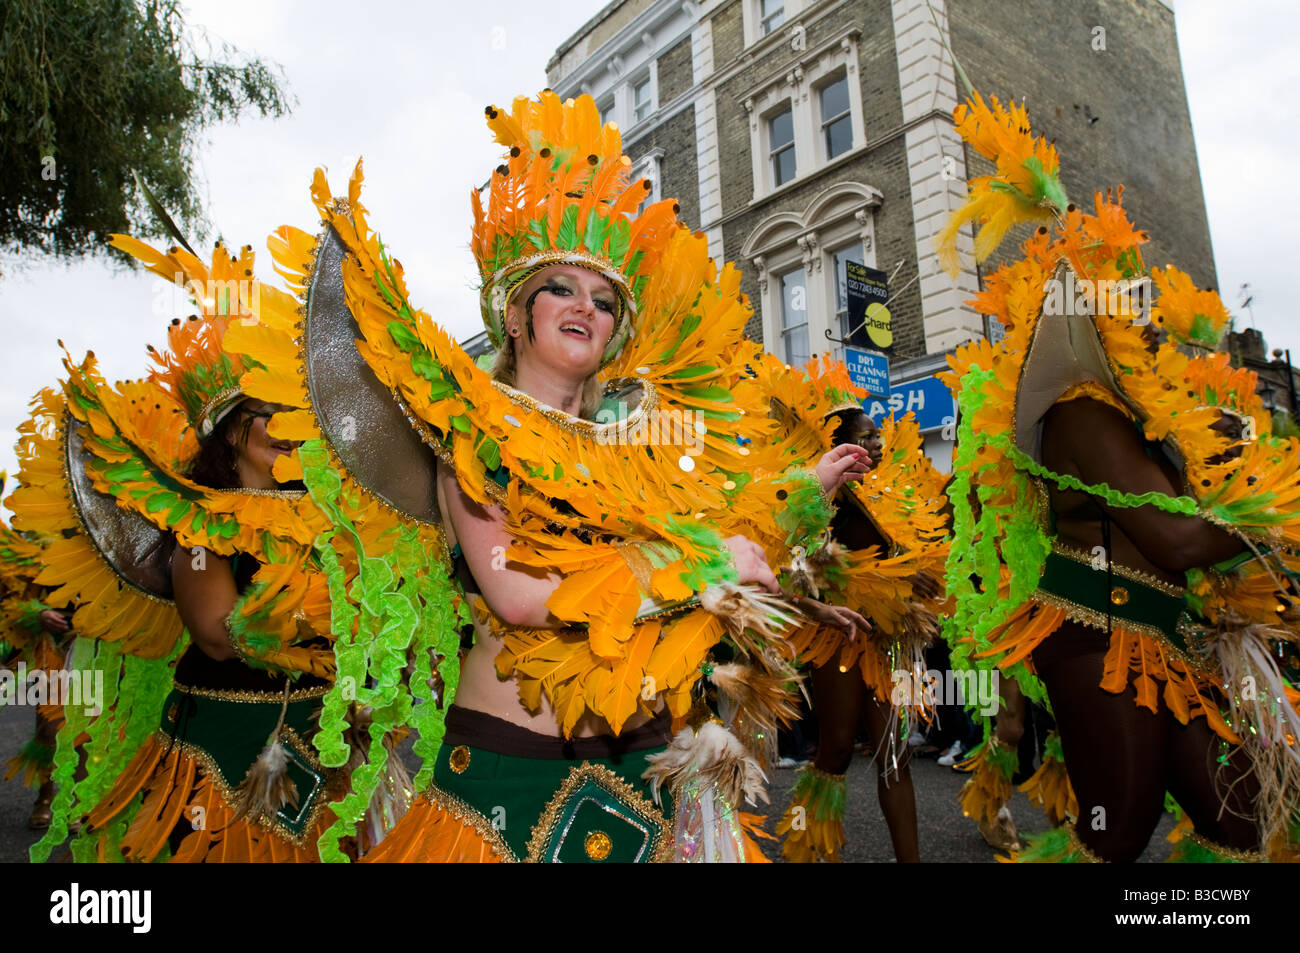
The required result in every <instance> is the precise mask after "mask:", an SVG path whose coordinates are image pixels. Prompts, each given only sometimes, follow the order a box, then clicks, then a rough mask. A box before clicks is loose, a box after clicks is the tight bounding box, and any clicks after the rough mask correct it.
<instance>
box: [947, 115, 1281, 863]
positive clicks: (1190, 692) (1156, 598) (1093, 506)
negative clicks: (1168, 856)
mask: <svg viewBox="0 0 1300 953" xmlns="http://www.w3.org/2000/svg"><path fill="white" fill-rule="evenodd" d="M955 118H956V121H957V127H958V129H959V131H960V132H961V133H962V135H963V137H964V138H965V139H966V140H967V142H968V143H969V144H970V145H971V146H972V148H974V149H976V150H977V151H979V152H980V153H981V154H983V155H985V156H986V157H987V158H989V159H991V160H993V161H994V162H995V163H996V166H997V169H996V172H995V174H994V175H992V176H984V177H981V178H978V179H975V180H973V181H972V182H971V192H970V198H969V199H968V201H967V204H966V205H965V206H963V208H962V209H961V210H960V211H959V212H958V213H957V214H956V215H955V216H954V218H953V220H952V222H951V223H950V225H949V228H948V229H947V231H946V233H945V236H944V237H945V238H946V239H947V240H949V241H951V240H952V239H954V237H955V235H956V233H957V231H958V230H959V229H960V228H961V226H962V225H963V224H964V223H966V222H969V221H976V222H979V223H981V224H982V227H981V230H980V233H979V234H978V235H977V237H976V252H977V255H978V256H979V257H984V256H986V255H987V254H989V253H990V252H991V251H992V249H993V248H994V247H996V245H997V243H998V241H999V240H1000V238H1001V236H1002V234H1003V233H1004V232H1005V230H1006V228H1007V227H1008V226H1009V225H1010V224H1012V223H1014V222H1017V221H1026V220H1028V221H1040V222H1042V223H1043V225H1042V226H1041V227H1040V228H1039V229H1038V231H1037V232H1036V233H1035V234H1034V235H1032V236H1031V237H1030V238H1029V239H1028V240H1026V241H1025V243H1024V245H1023V250H1024V258H1023V259H1021V260H1020V261H1016V262H1014V263H1011V264H1008V265H1005V266H1003V267H1002V268H1000V269H998V270H997V271H996V272H994V273H993V274H992V275H990V276H988V277H987V278H986V280H985V290H984V291H982V292H981V293H980V295H979V296H978V297H977V299H976V300H975V302H974V304H975V307H976V309H977V310H979V311H981V312H983V313H986V314H990V315H993V316H995V317H997V318H998V320H1000V321H1001V322H1002V323H1003V324H1004V325H1005V326H1006V328H1007V337H1006V338H1005V339H1004V340H1003V341H1001V342H999V343H998V344H997V345H990V344H989V343H987V342H985V341H981V342H977V343H974V344H971V345H967V346H966V347H964V348H961V349H959V351H958V353H957V354H956V355H954V356H953V357H952V358H950V364H951V365H952V368H953V374H952V375H951V385H952V386H953V387H954V390H955V391H956V392H957V394H958V400H959V406H960V411H961V421H960V424H959V440H958V448H957V452H958V455H957V459H956V461H955V468H956V469H955V472H956V479H955V481H954V486H953V490H952V494H951V496H952V498H953V501H954V506H955V524H956V539H955V542H954V545H953V548H952V554H951V556H950V559H949V567H948V568H949V573H948V587H949V591H950V592H952V593H954V594H955V595H956V598H957V606H956V612H955V614H954V616H953V618H952V621H951V625H952V629H951V630H950V631H951V632H952V633H954V634H961V633H965V632H969V633H970V634H971V636H972V638H973V640H974V646H975V648H974V651H975V652H977V653H979V654H982V655H986V656H988V657H990V658H994V659H996V661H997V662H998V664H999V665H1000V666H1003V667H1004V668H1006V669H1008V670H1009V671H1010V672H1012V674H1014V675H1015V677H1016V679H1017V681H1019V682H1020V684H1021V686H1022V687H1023V688H1024V689H1025V692H1026V694H1028V695H1030V696H1031V697H1034V696H1039V697H1041V696H1042V694H1043V693H1044V691H1045V695H1046V697H1047V699H1049V700H1050V703H1051V707H1052V711H1053V714H1054V717H1055V718H1056V721H1057V725H1058V729H1059V732H1060V738H1061V745H1062V749H1063V753H1064V755H1065V757H1066V762H1067V765H1068V770H1069V777H1070V781H1071V782H1072V784H1073V788H1074V791H1075V792H1076V794H1077V798H1078V821H1077V822H1076V823H1075V824H1074V825H1073V826H1072V827H1068V828H1065V829H1063V830H1060V831H1057V832H1051V834H1050V835H1049V836H1046V837H1044V838H1042V839H1040V840H1038V841H1036V842H1035V843H1033V844H1032V845H1031V847H1030V848H1029V849H1028V850H1027V851H1026V852H1025V853H1024V854H1022V855H1020V856H1021V859H1024V860H1060V859H1073V860H1081V859H1089V860H1091V859H1098V858H1100V859H1106V860H1116V861H1128V860H1133V859H1135V858H1136V857H1138V856H1139V855H1140V854H1141V853H1142V851H1143V850H1144V849H1145V847H1146V845H1147V842H1148V840H1149V838H1150V835H1151V833H1152V831H1153V830H1154V828H1155V825H1156V822H1157V821H1158V819H1159V816H1160V813H1161V811H1162V809H1163V806H1164V800H1165V792H1166V791H1168V792H1170V793H1171V794H1172V795H1173V796H1174V798H1175V799H1176V800H1177V802H1178V804H1179V805H1180V806H1181V807H1182V809H1183V810H1184V811H1185V812H1186V814H1187V815H1188V817H1190V819H1191V821H1192V824H1193V825H1194V828H1195V832H1194V833H1192V834H1189V835H1188V836H1186V837H1185V838H1183V840H1182V841H1180V843H1179V845H1178V847H1177V849H1176V856H1177V857H1179V858H1181V859H1230V860H1257V859H1263V858H1264V857H1265V856H1267V854H1268V853H1270V852H1271V853H1273V854H1274V855H1277V856H1280V855H1283V854H1285V853H1286V852H1287V851H1288V850H1289V847H1288V834H1289V830H1288V829H1289V828H1290V826H1291V825H1292V824H1293V822H1294V820H1295V817H1296V810H1297V803H1298V799H1297V792H1298V791H1300V784H1298V783H1297V782H1298V780H1300V750H1297V746H1296V744H1295V742H1294V739H1295V738H1296V737H1298V736H1300V730H1298V729H1300V718H1298V717H1297V714H1296V711H1295V708H1294V701H1295V698H1296V693H1295V692H1294V690H1293V689H1292V688H1291V686H1290V685H1288V684H1287V683H1286V682H1285V679H1284V678H1283V677H1282V674H1281V673H1280V672H1279V670H1278V668H1277V665H1276V662H1275V661H1274V658H1273V646H1274V645H1275V644H1281V645H1284V646H1290V645H1293V644H1294V642H1295V639H1296V624H1297V618H1296V616H1297V613H1296V612H1295V609H1294V602H1293V601H1292V598H1291V594H1293V593H1294V586H1293V583H1292V578H1293V573H1294V572H1295V571H1296V569H1297V558H1296V555H1295V547H1296V545H1297V543H1298V542H1300V511H1297V501H1298V500H1300V456H1298V455H1297V450H1298V449H1300V442H1298V441H1296V440H1294V439H1290V440H1288V439H1283V438H1281V437H1277V436H1274V435H1273V433H1272V429H1271V423H1270V420H1269V417H1268V416H1267V414H1266V413H1265V412H1264V409H1263V407H1262V405H1261V404H1260V402H1259V398H1258V397H1257V396H1256V394H1255V390H1256V386H1257V380H1256V378H1255V375H1254V374H1253V373H1251V372H1249V371H1245V370H1234V369H1233V368H1231V367H1230V366H1229V364H1228V355H1226V354H1223V353H1215V347H1216V346H1217V344H1218V343H1219V340H1220V337H1221V336H1222V333H1223V330H1224V328H1225V326H1226V324H1227V320H1228V315H1227V312H1226V310H1225V309H1224V307H1223V304H1222V302H1221V301H1220V300H1219V298H1218V296H1217V295H1216V294H1214V293H1213V292H1212V291H1201V290H1198V289H1196V288H1195V287H1194V286H1193V284H1192V282H1191V279H1190V278H1189V277H1188V276H1186V275H1185V274H1183V273H1182V272H1180V271H1178V269H1176V268H1174V267H1172V266H1170V267H1168V268H1165V269H1159V268H1156V269H1153V270H1152V271H1151V272H1150V274H1149V275H1148V273H1147V270H1146V267H1145V265H1144V263H1143V261H1142V255H1141V247H1140V246H1141V245H1142V243H1143V242H1144V241H1145V240H1146V236H1145V235H1144V234H1143V233H1140V232H1138V231H1136V230H1135V229H1134V227H1133V226H1132V225H1131V224H1130V223H1129V221H1128V220H1127V218H1126V217H1125V215H1124V212H1123V209H1122V207H1121V206H1120V196H1119V195H1116V196H1114V197H1111V196H1109V195H1108V196H1102V195H1098V196H1097V197H1096V211H1095V213H1094V214H1087V213H1084V212H1083V211H1082V210H1080V209H1077V208H1076V207H1075V206H1073V205H1070V204H1068V203H1067V202H1066V200H1065V196H1064V194H1063V190H1062V188H1061V185H1060V182H1059V179H1058V178H1057V162H1058V160H1057V155H1056V152H1055V150H1054V149H1053V148H1052V147H1051V146H1050V145H1048V144H1047V143H1046V142H1045V141H1043V140H1042V139H1041V138H1039V139H1036V138H1034V137H1033V136H1032V134H1031V133H1030V132H1029V122H1028V118H1027V116H1026V115H1025V113H1024V110H1023V108H1021V107H1016V106H1012V107H1009V108H1004V107H1002V106H1001V105H1000V104H999V103H998V102H997V101H996V100H991V102H990V104H989V105H986V104H985V103H984V102H983V100H982V99H981V98H980V97H979V96H978V95H975V96H973V97H972V100H971V101H970V102H969V103H968V104H965V105H962V106H960V107H958V109H957V111H956V114H955ZM941 254H942V256H943V257H945V258H947V259H948V260H949V261H951V260H952V259H951V255H952V254H955V252H952V251H951V246H950V245H946V246H944V248H943V250H942V252H941ZM1151 285H1154V288H1155V289H1156V290H1157V291H1158V292H1159V296H1158V298H1157V299H1156V301H1155V304H1154V306H1152V307H1151V308H1150V311H1149V314H1148V312H1147V311H1146V310H1145V308H1144V307H1143V300H1142V299H1143V298H1144V296H1146V295H1147V294H1148V292H1149V288H1150V286H1151ZM1067 296H1068V297H1069V301H1068V302H1067V301H1066V297H1067ZM1152 322H1153V323H1152ZM972 488H974V490H975V492H976V493H977V494H978V500H979V504H980V506H979V514H978V517H977V518H976V517H975V516H974V515H973V514H972V511H971V507H970V506H969V505H968V504H967V494H968V492H969V491H970V490H971V489H972ZM1003 566H1005V567H1006V570H1007V576H1006V577H1005V578H1006V581H1007V582H1006V588H1005V589H1003V588H1002V587H1000V586H996V585H986V586H985V587H984V588H983V590H982V591H981V590H980V589H977V588H976V587H974V586H973V585H972V584H971V582H970V580H971V577H972V575H973V574H976V573H978V575H979V577H980V578H981V579H985V580H992V579H1001V578H1002V575H1001V568H1002V567H1003ZM1040 679H1041V681H1040Z"/></svg>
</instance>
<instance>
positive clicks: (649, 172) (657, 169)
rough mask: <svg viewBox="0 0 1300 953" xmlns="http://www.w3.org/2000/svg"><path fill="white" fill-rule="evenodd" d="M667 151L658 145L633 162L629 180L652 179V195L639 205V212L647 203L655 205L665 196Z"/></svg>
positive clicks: (638, 212)
mask: <svg viewBox="0 0 1300 953" xmlns="http://www.w3.org/2000/svg"><path fill="white" fill-rule="evenodd" d="M665 154H666V153H665V152H664V150H663V149H661V148H659V147H658V146H656V147H655V148H653V149H651V150H650V151H649V152H647V153H646V154H645V155H643V156H642V157H641V158H639V159H637V160H636V162H634V163H633V164H632V171H631V172H630V173H629V174H628V177H627V180H628V181H629V182H639V181H640V180H641V179H649V180H650V195H649V196H648V197H647V198H646V199H645V200H644V201H643V202H642V203H641V204H640V206H638V208H637V214H638V215H639V214H640V212H641V209H644V208H645V207H646V206H647V205H653V204H654V203H655V202H658V201H659V200H660V199H661V198H663V185H662V181H663V162H664V155H665Z"/></svg>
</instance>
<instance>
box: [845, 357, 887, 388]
mask: <svg viewBox="0 0 1300 953" xmlns="http://www.w3.org/2000/svg"><path fill="white" fill-rule="evenodd" d="M844 363H845V364H846V365H847V366H848V369H849V380H851V381H853V383H855V384H857V385H858V386H859V387H861V388H862V389H863V390H865V391H866V392H867V393H868V394H870V395H871V396H872V397H879V398H881V399H882V400H883V399H884V398H885V397H886V395H888V394H889V358H887V357H885V355H883V354H875V353H873V352H871V351H864V350H862V349H861V348H857V347H846V348H845V349H844Z"/></svg>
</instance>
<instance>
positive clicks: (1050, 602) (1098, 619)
mask: <svg viewBox="0 0 1300 953" xmlns="http://www.w3.org/2000/svg"><path fill="white" fill-rule="evenodd" d="M1029 598H1030V599H1032V600H1033V601H1034V602H1037V603H1040V604H1042V605H1047V606H1051V607H1052V608H1054V609H1061V610H1063V611H1064V612H1065V617H1066V618H1067V619H1069V620H1070V621H1071V622H1078V623H1080V624H1081V625H1086V626H1088V627H1089V628H1093V629H1100V630H1101V631H1102V632H1105V631H1106V613H1104V612H1098V611H1097V610H1096V609H1090V608H1088V607H1087V606H1082V605H1079V603H1077V602H1072V601H1071V600H1069V599H1066V598H1064V597H1062V596H1058V595H1056V594H1055V593H1052V592H1044V591H1043V590H1042V589H1035V590H1034V592H1033V594H1032V595H1030V597H1029ZM1110 628H1111V630H1112V631H1113V632H1132V633H1134V634H1136V635H1140V636H1145V637H1146V638H1150V639H1154V640H1155V641H1157V642H1159V643H1160V646H1161V648H1163V649H1164V650H1165V651H1166V652H1167V653H1168V654H1169V655H1172V656H1174V657H1175V658H1177V659H1178V660H1179V661H1181V662H1182V663H1183V664H1184V665H1186V666H1187V667H1188V668H1189V669H1193V670H1195V671H1197V672H1201V673H1203V674H1206V675H1209V676H1210V677H1214V672H1213V671H1212V670H1210V669H1208V668H1206V667H1205V665H1204V664H1202V663H1201V662H1199V661H1197V660H1196V659H1195V658H1193V657H1192V656H1191V655H1189V654H1188V653H1187V652H1185V651H1183V650H1182V649H1181V648H1179V647H1178V646H1177V645H1175V644H1174V643H1173V642H1172V641H1171V640H1170V638H1169V636H1168V635H1166V634H1165V633H1164V632H1162V631H1161V630H1160V629H1158V628H1156V627H1155V626H1153V625H1147V624H1145V623H1142V622H1133V621H1131V620H1129V619H1120V618H1112V619H1111V626H1110ZM1178 631H1179V633H1180V634H1183V635H1184V637H1186V635H1187V634H1188V631H1189V630H1188V629H1187V628H1186V627H1185V626H1184V625H1183V624H1182V623H1180V624H1179V626H1178ZM1189 644H1191V643H1190V642H1189Z"/></svg>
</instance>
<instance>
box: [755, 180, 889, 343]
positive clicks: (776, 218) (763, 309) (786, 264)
mask: <svg viewBox="0 0 1300 953" xmlns="http://www.w3.org/2000/svg"><path fill="white" fill-rule="evenodd" d="M882 198H883V197H882V195H881V193H880V192H879V190H877V189H874V188H872V187H870V186H867V185H863V184H861V183H855V182H839V183H835V184H834V185H831V186H829V187H828V188H826V189H825V190H823V191H822V192H821V193H819V194H818V195H817V196H816V197H815V198H814V199H813V200H812V202H810V203H809V205H808V207H807V208H806V209H805V210H804V212H803V213H802V214H800V213H797V212H777V213H774V214H773V215H771V216H769V217H768V218H766V219H764V220H763V221H761V222H759V224H758V225H757V226H756V227H755V228H754V230H753V232H751V234H750V238H749V240H748V241H747V242H746V244H745V246H744V248H743V249H742V251H741V256H742V259H748V260H749V261H750V264H751V265H752V267H753V269H754V273H755V275H756V277H757V278H758V282H759V297H760V303H759V310H760V317H761V324H762V328H763V345H764V348H765V349H766V350H768V351H770V352H771V353H773V354H775V355H776V356H777V357H779V358H781V360H783V361H784V360H785V359H786V358H785V353H784V352H785V347H784V345H785V337H784V333H783V332H784V329H783V328H782V326H781V311H780V308H781V303H782V302H781V276H782V275H786V274H789V272H790V271H792V270H793V269H795V268H799V267H802V268H803V269H804V275H805V286H804V288H805V293H806V304H807V306H808V344H809V352H810V354H811V355H812V356H814V357H816V356H818V355H821V354H826V353H831V354H833V355H834V356H835V357H836V358H837V359H843V357H844V348H843V345H840V344H835V343H832V342H831V341H830V340H828V339H827V337H826V332H827V330H829V331H830V332H831V334H832V335H833V336H834V337H836V338H839V337H841V333H840V322H839V316H838V314H839V313H838V311H837V309H836V306H835V305H836V293H835V253H836V252H839V251H843V250H845V249H847V248H852V247H854V246H856V247H858V248H859V249H861V252H862V262H863V264H865V265H866V266H867V267H869V268H875V267H877V265H876V249H875V245H876V243H875V234H876V220H875V210H876V209H877V208H878V207H879V205H880V203H881V201H882Z"/></svg>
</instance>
